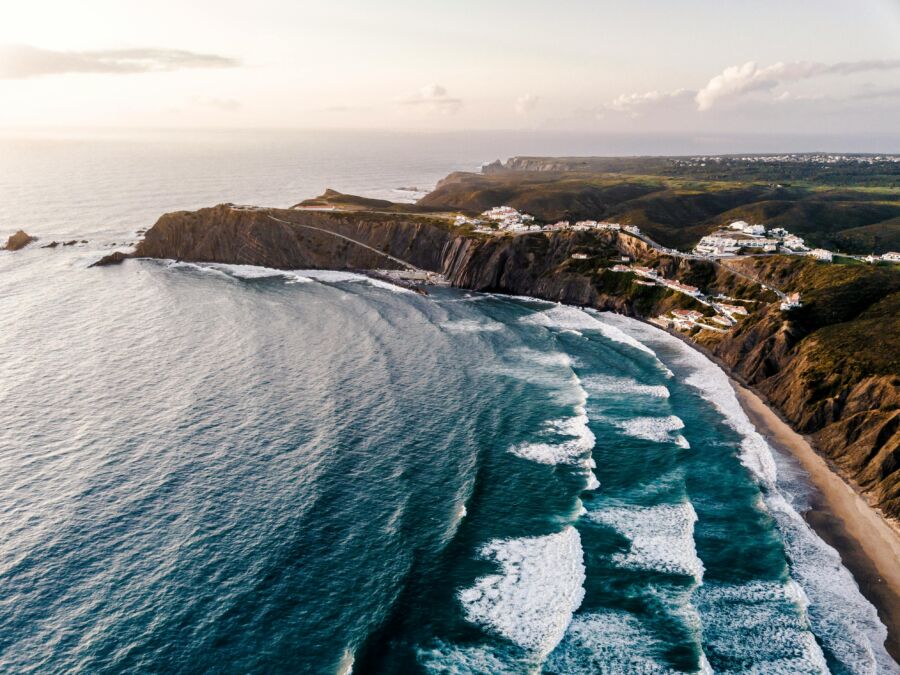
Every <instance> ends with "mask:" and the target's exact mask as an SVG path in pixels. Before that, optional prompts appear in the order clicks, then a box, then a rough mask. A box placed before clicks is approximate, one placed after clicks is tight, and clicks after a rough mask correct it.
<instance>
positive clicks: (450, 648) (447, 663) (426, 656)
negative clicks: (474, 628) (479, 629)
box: [416, 641, 537, 675]
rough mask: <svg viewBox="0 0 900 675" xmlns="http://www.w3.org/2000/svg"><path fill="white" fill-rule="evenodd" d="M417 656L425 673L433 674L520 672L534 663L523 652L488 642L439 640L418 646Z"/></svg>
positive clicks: (510, 674) (507, 674) (512, 674)
mask: <svg viewBox="0 0 900 675" xmlns="http://www.w3.org/2000/svg"><path fill="white" fill-rule="evenodd" d="M416 657H417V660H418V662H419V664H421V666H422V667H423V668H424V669H425V671H426V672H429V673H435V674H436V675H484V674H485V673H491V674H492V675H519V674H520V673H527V672H532V671H534V670H535V669H536V666H537V664H536V663H535V662H534V660H533V659H531V660H530V659H528V658H527V656H526V655H523V654H510V653H507V652H504V651H502V650H501V649H499V648H496V647H489V646H487V645H466V646H461V645H454V644H447V643H444V642H441V641H436V643H435V644H434V645H433V646H432V647H430V648H419V649H418V650H417V652H416Z"/></svg>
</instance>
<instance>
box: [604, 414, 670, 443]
mask: <svg viewBox="0 0 900 675" xmlns="http://www.w3.org/2000/svg"><path fill="white" fill-rule="evenodd" d="M612 423H613V424H614V425H615V426H617V427H618V428H619V429H621V430H622V431H623V432H625V434H627V435H628V436H631V437H632V438H641V439H643V440H646V441H656V442H657V443H667V442H673V443H678V440H677V438H676V436H675V435H673V433H672V432H674V431H678V430H680V429H684V422H682V421H681V418H680V417H678V416H677V415H668V416H666V417H632V418H630V419H623V420H612ZM678 436H680V434H679V435H678ZM680 437H681V438H684V437H683V436H680ZM678 444H679V445H682V443H678ZM682 447H684V446H683V445H682Z"/></svg>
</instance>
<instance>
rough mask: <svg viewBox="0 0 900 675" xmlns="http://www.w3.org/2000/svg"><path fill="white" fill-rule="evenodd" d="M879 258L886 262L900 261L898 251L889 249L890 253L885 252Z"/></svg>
mask: <svg viewBox="0 0 900 675" xmlns="http://www.w3.org/2000/svg"><path fill="white" fill-rule="evenodd" d="M881 259H882V260H886V261H887V262H900V253H897V252H896V251H891V252H890V253H885V254H884V255H883V256H881Z"/></svg>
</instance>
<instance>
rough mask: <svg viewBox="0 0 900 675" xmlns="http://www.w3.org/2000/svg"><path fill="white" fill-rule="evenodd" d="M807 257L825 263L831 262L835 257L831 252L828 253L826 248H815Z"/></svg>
mask: <svg viewBox="0 0 900 675" xmlns="http://www.w3.org/2000/svg"><path fill="white" fill-rule="evenodd" d="M806 255H808V256H809V257H811V258H815V259H816V260H824V261H825V262H831V261H832V259H833V256H834V254H833V253H832V252H831V251H828V250H826V249H824V248H814V249H813V250H812V251H810V252H809V253H807V254H806Z"/></svg>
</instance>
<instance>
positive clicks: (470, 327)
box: [440, 319, 503, 333]
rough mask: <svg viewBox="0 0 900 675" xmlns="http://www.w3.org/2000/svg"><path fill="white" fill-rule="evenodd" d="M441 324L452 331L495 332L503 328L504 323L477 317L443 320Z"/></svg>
mask: <svg viewBox="0 0 900 675" xmlns="http://www.w3.org/2000/svg"><path fill="white" fill-rule="evenodd" d="M440 325H441V326H442V327H443V328H444V329H445V330H449V331H450V332H451V333H482V332H491V333H494V332H497V331H501V330H503V324H502V323H499V322H497V321H476V320H475V319H458V320H455V321H443V322H442V323H441V324H440Z"/></svg>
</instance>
